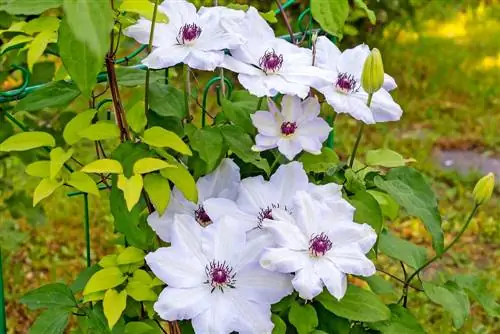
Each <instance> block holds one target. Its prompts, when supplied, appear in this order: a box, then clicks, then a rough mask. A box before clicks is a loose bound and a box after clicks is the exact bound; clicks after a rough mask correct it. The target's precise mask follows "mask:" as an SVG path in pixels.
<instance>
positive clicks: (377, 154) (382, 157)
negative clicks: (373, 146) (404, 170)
mask: <svg viewBox="0 0 500 334" xmlns="http://www.w3.org/2000/svg"><path fill="white" fill-rule="evenodd" d="M365 163H366V164H367V165H368V166H381V167H388V168H393V167H401V166H405V165H406V160H405V158H403V156H402V155H401V154H399V153H398V152H394V151H391V150H388V149H383V148H381V149H378V150H371V151H368V152H366V161H365Z"/></svg>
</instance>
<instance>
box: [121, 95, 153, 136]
mask: <svg viewBox="0 0 500 334" xmlns="http://www.w3.org/2000/svg"><path fill="white" fill-rule="evenodd" d="M126 116H127V121H128V125H130V127H131V128H132V130H134V132H135V133H141V132H142V131H144V128H145V127H146V125H147V124H148V119H147V117H146V112H145V110H144V101H139V102H138V103H136V104H134V105H133V106H132V107H131V108H129V109H128V110H127V111H126Z"/></svg>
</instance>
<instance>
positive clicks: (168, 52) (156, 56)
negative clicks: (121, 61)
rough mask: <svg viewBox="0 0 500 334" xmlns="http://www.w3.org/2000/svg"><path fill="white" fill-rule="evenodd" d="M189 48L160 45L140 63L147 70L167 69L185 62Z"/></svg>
mask: <svg viewBox="0 0 500 334" xmlns="http://www.w3.org/2000/svg"><path fill="white" fill-rule="evenodd" d="M189 50H190V49H189V48H188V47H185V46H183V45H162V46H161V47H159V48H155V49H154V50H153V52H151V53H150V54H149V55H148V56H147V57H146V58H144V59H143V60H142V63H143V64H144V65H146V66H147V67H148V68H152V69H161V68H168V67H172V66H174V65H177V64H179V63H182V62H184V61H185V59H186V58H187V57H188V55H189Z"/></svg>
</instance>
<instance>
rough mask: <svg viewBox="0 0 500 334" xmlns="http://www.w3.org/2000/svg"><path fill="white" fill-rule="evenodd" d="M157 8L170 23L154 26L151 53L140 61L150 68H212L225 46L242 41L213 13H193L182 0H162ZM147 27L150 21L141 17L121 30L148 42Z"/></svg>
mask: <svg viewBox="0 0 500 334" xmlns="http://www.w3.org/2000/svg"><path fill="white" fill-rule="evenodd" d="M158 10H159V11H161V12H163V13H165V14H166V15H167V16H168V17H169V22H168V23H157V24H156V25H155V31H154V37H153V47H154V49H153V52H152V53H151V54H150V55H149V56H147V57H146V58H145V59H144V60H143V61H142V62H143V64H145V65H146V66H147V67H149V68H154V69H160V68H168V67H171V66H174V65H176V64H179V63H185V64H187V65H188V66H189V67H191V68H195V69H199V70H208V71H212V70H214V69H215V68H216V67H217V66H219V65H220V64H221V62H222V60H223V58H224V49H231V48H235V47H237V46H238V45H239V44H242V43H243V42H244V40H243V39H242V38H241V36H240V35H236V34H232V33H230V32H227V31H226V30H225V29H223V27H222V26H221V25H220V17H219V15H216V13H215V12H212V11H205V12H201V13H196V7H195V6H194V5H193V4H191V3H189V2H187V1H185V0H165V1H163V3H161V4H160V5H159V6H158ZM150 30H151V21H149V20H146V19H140V20H139V21H137V23H136V24H134V25H132V26H130V27H128V28H127V29H126V30H125V32H124V33H125V35H127V36H129V37H132V38H134V39H135V40H136V41H138V42H139V43H142V44H148V43H149V34H150Z"/></svg>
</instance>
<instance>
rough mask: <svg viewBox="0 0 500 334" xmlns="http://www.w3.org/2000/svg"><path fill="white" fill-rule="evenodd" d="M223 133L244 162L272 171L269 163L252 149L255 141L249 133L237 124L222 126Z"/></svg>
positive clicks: (267, 171) (231, 148)
mask: <svg viewBox="0 0 500 334" xmlns="http://www.w3.org/2000/svg"><path fill="white" fill-rule="evenodd" d="M220 129H221V133H222V136H223V137H224V141H225V143H226V144H227V145H228V146H229V149H230V150H231V151H232V152H233V153H234V154H235V155H236V156H238V158H240V159H241V160H243V161H244V162H247V163H251V164H252V165H254V166H256V167H258V168H260V169H262V170H264V171H265V172H266V173H267V174H269V173H270V168H269V163H268V162H267V160H266V159H263V158H262V157H261V156H260V155H259V154H258V153H257V152H253V151H252V146H253V142H252V139H251V138H250V136H249V135H248V134H246V133H245V132H244V131H243V130H242V129H241V128H240V127H238V126H236V125H225V126H221V127H220Z"/></svg>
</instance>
